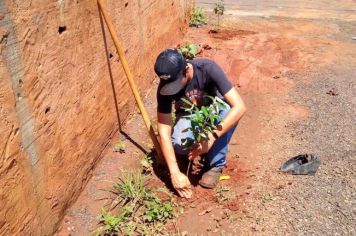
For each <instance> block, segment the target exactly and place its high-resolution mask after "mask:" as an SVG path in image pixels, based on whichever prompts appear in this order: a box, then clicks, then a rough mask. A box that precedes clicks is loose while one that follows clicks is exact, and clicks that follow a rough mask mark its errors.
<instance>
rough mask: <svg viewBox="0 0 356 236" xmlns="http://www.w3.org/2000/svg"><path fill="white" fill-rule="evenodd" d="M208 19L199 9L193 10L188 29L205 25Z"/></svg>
mask: <svg viewBox="0 0 356 236" xmlns="http://www.w3.org/2000/svg"><path fill="white" fill-rule="evenodd" d="M207 22H208V18H207V17H206V16H205V13H204V10H203V8H201V7H197V8H194V10H193V12H192V14H191V17H190V22H189V26H190V27H200V26H202V25H206V23H207Z"/></svg>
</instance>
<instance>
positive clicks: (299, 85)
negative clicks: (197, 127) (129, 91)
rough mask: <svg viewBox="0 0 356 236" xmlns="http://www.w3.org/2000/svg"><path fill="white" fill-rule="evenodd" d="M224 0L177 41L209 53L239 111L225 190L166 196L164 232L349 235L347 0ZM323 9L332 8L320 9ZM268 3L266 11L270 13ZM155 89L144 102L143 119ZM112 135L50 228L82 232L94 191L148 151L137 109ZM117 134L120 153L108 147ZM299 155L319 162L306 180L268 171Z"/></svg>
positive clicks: (354, 209) (353, 190)
mask: <svg viewBox="0 0 356 236" xmlns="http://www.w3.org/2000/svg"><path fill="white" fill-rule="evenodd" d="M226 2H227V5H228V6H231V9H232V10H231V11H228V14H227V15H226V16H225V17H224V19H223V25H222V26H221V27H220V28H216V26H213V25H212V24H214V19H215V18H214V16H213V15H212V13H210V14H211V15H210V17H209V19H210V24H209V25H208V26H205V27H202V28H190V29H189V31H188V33H187V35H186V37H185V38H184V39H183V40H182V41H181V44H182V43H184V42H185V41H189V42H192V43H195V44H198V45H200V46H201V49H202V50H201V52H200V54H199V57H208V58H212V59H214V60H216V61H217V63H218V64H220V65H221V66H222V67H223V68H224V70H225V72H226V73H227V75H228V76H229V78H230V79H231V80H232V81H233V83H234V85H235V87H236V88H237V89H238V91H239V92H240V94H241V95H242V97H243V99H244V101H245V102H246V105H247V108H248V111H247V114H246V115H245V116H244V117H243V119H242V120H241V121H240V123H239V126H238V129H237V131H236V133H235V135H234V137H233V140H232V141H231V145H230V152H229V156H228V165H227V167H226V168H225V169H224V175H229V176H230V177H231V178H230V179H229V180H224V181H221V183H220V184H221V185H227V186H230V187H231V190H230V191H229V192H228V194H229V195H230V196H231V197H232V199H230V200H227V201H225V202H223V203H219V202H218V197H217V196H216V193H215V191H214V190H206V189H203V188H201V187H199V186H198V185H195V186H194V196H193V198H192V199H190V200H185V199H180V198H178V197H176V200H177V202H178V203H179V204H180V205H181V206H182V207H183V208H184V212H183V213H181V214H180V216H179V217H178V219H177V220H176V225H175V227H172V226H170V225H168V228H167V230H168V231H173V232H180V233H181V234H183V235H184V234H188V235H272V234H274V235H356V229H355V225H356V220H355V219H356V143H355V140H356V137H355V133H356V132H355V127H356V124H355V123H356V120H355V115H356V94H355V93H356V89H355V86H356V79H355V76H356V75H355V73H356V40H353V39H352V37H353V36H356V14H355V13H356V2H354V1H353V2H352V1H343V2H345V4H344V5H343V7H341V6H340V5H342V3H340V4H339V5H338V4H337V3H336V2H333V1H332V2H331V3H330V5H328V4H327V3H326V2H323V1H320V2H319V5H313V6H309V5H308V6H305V5H303V6H301V5H302V4H300V5H298V6H290V5H287V6H284V5H283V4H282V3H281V6H283V7H278V3H279V2H278V1H273V5H269V6H265V8H263V6H262V7H261V6H260V7H259V8H258V9H257V10H254V11H251V10H249V9H251V8H252V7H250V5H243V3H244V2H246V1H238V2H239V3H240V4H241V8H242V9H243V10H241V11H239V10H238V9H239V6H238V4H237V3H236V5H237V6H236V8H234V7H232V5H229V4H231V2H233V1H226ZM298 2H301V3H303V1H298ZM198 3H199V2H198ZM352 3H353V4H354V5H352ZM207 4H209V1H204V2H203V3H202V5H203V6H208V5H207ZM262 5H263V4H262ZM334 5H335V6H336V5H337V6H338V8H333V9H332V10H330V9H331V6H334ZM276 6H277V8H276V9H278V11H272V10H271V9H273V7H276ZM303 7H304V8H303ZM318 7H319V8H318ZM352 7H353V8H352ZM260 8H261V9H260ZM283 9H286V10H285V11H284V10H283ZM303 9H304V10H305V14H304V15H303V14H301V12H303ZM313 9H317V11H316V10H314V11H313ZM297 11H298V14H296V12H297ZM242 13H243V14H242ZM248 13H250V14H248ZM257 13H259V14H257ZM282 13H283V14H282ZM321 13H323V14H321ZM215 30H217V31H218V32H217V33H216V32H215ZM172 46H176V45H172ZM156 86H157V83H155V84H153V86H152V90H151V91H150V92H149V93H148V94H147V96H146V97H145V99H144V100H145V105H146V108H147V109H148V112H149V114H150V116H151V118H152V120H153V121H155V109H156V105H155V89H156ZM123 131H124V132H125V134H126V136H123V135H122V134H119V133H118V134H117V135H116V138H115V139H114V140H112V143H111V145H110V146H108V148H107V150H106V151H105V152H104V153H103V155H104V157H103V159H102V161H101V163H99V165H98V166H97V168H96V169H95V170H94V174H93V177H92V179H91V180H90V181H89V183H88V185H87V186H86V187H85V189H83V192H82V194H81V196H80V197H79V199H78V201H77V202H76V203H75V204H74V205H73V206H71V207H70V208H69V210H68V212H67V215H66V216H65V218H64V220H63V222H62V225H61V226H60V229H59V231H58V235H88V234H89V233H90V232H91V231H92V230H93V229H94V228H95V227H96V226H97V223H98V218H97V216H98V214H99V212H100V208H101V207H103V206H104V205H105V204H107V201H106V200H100V199H102V198H103V196H105V191H102V190H103V189H107V188H110V186H111V185H112V182H113V181H115V178H116V177H117V176H118V175H119V174H120V173H121V172H122V171H124V170H128V169H132V168H138V167H139V166H140V158H142V156H143V155H144V153H143V150H142V149H144V150H146V151H147V150H150V148H151V147H152V145H151V143H150V141H149V138H148V136H147V134H146V131H145V127H144V124H143V122H142V119H141V117H140V115H139V113H138V112H137V113H136V114H134V115H133V116H132V118H131V119H130V120H129V121H128V122H127V123H126V124H125V125H124V128H123ZM120 139H121V140H125V143H126V148H125V153H114V152H113V151H112V147H113V145H114V144H115V143H117V142H118V140H120ZM304 153H314V154H316V155H318V156H319V157H320V159H321V162H322V164H321V166H320V167H319V169H318V172H317V173H316V175H315V176H292V175H289V174H283V173H281V172H280V171H279V167H280V166H281V164H282V163H283V162H284V161H286V160H287V159H289V158H290V157H293V156H295V155H298V154H304ZM182 168H186V167H184V166H183V167H182ZM183 171H184V172H185V170H183ZM156 173H157V174H158V177H157V176H156V175H153V176H152V182H153V183H154V185H155V186H160V187H164V186H166V183H167V182H165V180H166V179H167V171H166V170H165V169H164V168H161V169H159V170H158V171H157V170H156ZM192 181H193V183H195V181H194V178H192ZM167 186H168V187H169V184H168V185H167Z"/></svg>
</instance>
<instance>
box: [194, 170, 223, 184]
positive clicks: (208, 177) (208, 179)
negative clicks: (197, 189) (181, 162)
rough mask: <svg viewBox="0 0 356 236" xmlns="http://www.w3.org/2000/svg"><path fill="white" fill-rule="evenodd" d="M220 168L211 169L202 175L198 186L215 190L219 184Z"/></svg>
mask: <svg viewBox="0 0 356 236" xmlns="http://www.w3.org/2000/svg"><path fill="white" fill-rule="evenodd" d="M221 173H222V167H213V168H211V169H210V170H208V171H207V172H205V173H204V174H203V176H202V177H201V180H200V181H199V184H200V185H201V186H202V187H204V188H215V186H216V185H217V184H218V183H219V179H220V175H221Z"/></svg>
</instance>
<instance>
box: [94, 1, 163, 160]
mask: <svg viewBox="0 0 356 236" xmlns="http://www.w3.org/2000/svg"><path fill="white" fill-rule="evenodd" d="M98 4H99V7H100V10H101V13H102V15H103V17H104V20H105V23H106V25H107V27H108V30H109V32H110V35H111V38H112V40H113V41H114V44H115V47H116V50H117V53H118V54H119V57H120V61H121V64H122V67H123V68H124V71H125V74H126V77H127V80H128V82H129V85H130V87H131V90H132V92H133V94H134V97H135V99H136V103H137V105H138V108H139V109H140V112H141V115H142V118H143V120H144V122H145V125H146V128H147V130H148V133H149V135H150V137H151V140H152V142H153V145H154V147H155V149H156V152H157V156H158V162H160V163H164V158H163V155H162V151H161V147H160V144H159V142H158V140H157V136H156V134H155V132H154V130H153V127H152V125H151V121H150V118H149V117H148V114H147V112H146V109H145V107H144V105H143V102H142V100H141V97H140V94H139V92H138V89H137V86H136V83H135V81H134V79H133V77H132V74H131V71H130V68H129V65H128V64H127V61H126V58H125V54H124V52H123V50H122V48H121V45H120V41H119V39H118V37H117V35H116V32H115V30H114V26H113V23H112V21H111V19H110V17H109V14H108V11H107V9H106V7H105V5H104V3H103V1H102V0H98Z"/></svg>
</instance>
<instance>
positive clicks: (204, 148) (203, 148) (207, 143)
mask: <svg viewBox="0 0 356 236" xmlns="http://www.w3.org/2000/svg"><path fill="white" fill-rule="evenodd" d="M208 137H209V140H205V139H204V140H201V141H200V142H199V143H196V144H194V145H193V147H192V149H191V150H190V152H189V154H188V158H189V160H191V161H192V160H194V158H196V157H198V156H200V155H202V154H204V153H207V152H208V151H209V150H210V148H211V147H212V146H213V144H214V142H215V137H214V136H213V135H212V134H209V136H208Z"/></svg>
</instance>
